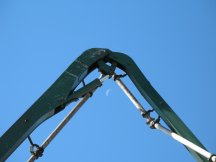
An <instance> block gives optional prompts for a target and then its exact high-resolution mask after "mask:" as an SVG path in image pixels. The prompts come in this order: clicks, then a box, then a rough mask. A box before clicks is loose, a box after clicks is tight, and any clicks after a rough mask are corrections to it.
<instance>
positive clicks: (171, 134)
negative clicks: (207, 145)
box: [154, 123, 216, 162]
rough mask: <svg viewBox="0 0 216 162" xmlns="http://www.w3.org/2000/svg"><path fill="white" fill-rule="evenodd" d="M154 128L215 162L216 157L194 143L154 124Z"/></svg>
mask: <svg viewBox="0 0 216 162" xmlns="http://www.w3.org/2000/svg"><path fill="white" fill-rule="evenodd" d="M154 126H155V128H156V129H158V130H161V131H162V132H164V133H165V134H167V135H169V136H170V137H172V138H173V139H175V140H177V141H178V142H180V143H182V144H183V145H185V146H187V147H188V148H191V149H192V150H194V151H196V152H198V153H199V154H201V155H203V156H204V157H206V158H207V159H210V158H211V160H212V161H213V162H216V156H212V154H211V153H209V152H208V151H206V150H204V149H203V148H201V147H199V146H197V145H195V144H194V143H192V142H190V141H189V140H187V139H185V138H183V137H181V136H179V135H178V134H176V133H174V132H172V131H170V130H169V129H167V128H165V127H163V126H162V125H161V124H159V123H155V124H154Z"/></svg>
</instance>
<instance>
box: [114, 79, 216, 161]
mask: <svg viewBox="0 0 216 162" xmlns="http://www.w3.org/2000/svg"><path fill="white" fill-rule="evenodd" d="M115 82H116V83H117V84H118V85H119V87H120V88H121V89H122V90H123V92H124V93H125V94H126V95H127V96H128V98H129V99H130V100H131V102H132V103H133V104H134V106H135V107H136V108H137V109H138V110H139V111H141V112H144V113H145V112H146V110H145V109H144V108H143V106H142V105H141V104H140V103H139V101H138V100H137V99H136V98H135V96H134V95H133V94H132V93H131V91H130V90H129V89H128V88H127V87H126V85H125V84H124V83H123V82H122V81H121V79H120V78H117V79H116V80H115ZM154 126H155V128H156V129H158V130H161V131H162V132H164V133H165V134H167V135H169V136H171V137H172V138H173V139H175V140H177V141H179V142H180V143H182V144H184V145H185V146H187V147H189V148H191V149H192V150H194V151H196V152H198V153H199V154H201V155H203V156H204V157H206V158H207V159H210V158H211V161H212V162H216V156H212V154H211V153H209V152H208V151H206V150H204V149H202V148H201V147H199V146H197V145H195V144H194V143H192V142H190V141H188V140H187V139H185V138H183V137H181V136H179V135H178V134H176V133H174V132H172V131H170V130H169V129H167V128H165V127H163V126H162V125H161V124H159V123H155V124H154Z"/></svg>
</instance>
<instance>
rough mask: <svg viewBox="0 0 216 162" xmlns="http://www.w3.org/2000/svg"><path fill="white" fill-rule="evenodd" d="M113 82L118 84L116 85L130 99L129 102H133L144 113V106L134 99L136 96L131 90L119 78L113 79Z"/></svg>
mask: <svg viewBox="0 0 216 162" xmlns="http://www.w3.org/2000/svg"><path fill="white" fill-rule="evenodd" d="M115 82H116V83H117V84H118V86H119V87H120V88H121V89H122V91H123V92H124V93H125V94H126V95H127V97H128V98H129V99H130V100H131V102H132V103H133V104H134V106H135V107H136V108H137V109H138V110H139V111H140V112H143V113H146V110H145V109H144V107H143V106H142V105H141V104H140V103H139V101H138V100H137V99H136V97H135V96H134V95H133V94H132V92H131V91H130V90H129V89H128V88H127V87H126V85H125V84H124V83H123V82H122V81H121V79H120V78H117V79H115Z"/></svg>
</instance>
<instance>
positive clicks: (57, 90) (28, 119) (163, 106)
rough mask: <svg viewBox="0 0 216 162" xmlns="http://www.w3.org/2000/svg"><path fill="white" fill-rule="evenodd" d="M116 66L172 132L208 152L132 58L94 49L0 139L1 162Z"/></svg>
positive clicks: (62, 76)
mask: <svg viewBox="0 0 216 162" xmlns="http://www.w3.org/2000/svg"><path fill="white" fill-rule="evenodd" d="M106 62H109V63H111V64H112V66H111V67H110V66H108V65H106ZM116 66H117V67H118V68H120V69H122V70H123V71H125V72H126V73H127V74H128V76H129V77H130V79H131V80H132V82H133V83H134V84H135V86H136V87H137V89H138V90H139V92H140V93H141V95H142V96H143V97H144V98H145V99H146V101H147V102H148V103H149V104H150V105H151V106H152V108H153V109H154V110H155V111H156V112H157V113H158V114H159V115H160V116H161V118H162V119H163V120H164V122H165V123H166V124H167V125H168V127H169V128H170V129H171V130H172V131H174V132H176V133H177V134H179V135H181V136H182V137H184V138H186V139H188V140H190V141H192V142H193V143H195V144H196V145H198V146H200V147H202V148H204V146H203V145H202V144H201V143H200V142H199V140H198V139H197V138H196V137H195V136H194V135H193V133H192V132H191V131H190V130H189V129H188V128H187V126H186V125H185V124H184V123H183V122H182V121H181V119H180V118H179V117H178V116H177V115H176V114H175V113H174V111H173V110H172V109H171V108H170V106H169V105H168V104H167V103H166V102H165V101H164V100H163V98H162V97H161V96H160V95H159V94H158V93H157V91H156V90H155V89H154V88H153V87H152V85H151V84H150V82H149V81H148V80H147V79H146V78H145V76H144V75H143V73H142V72H141V71H140V69H139V68H138V66H137V65H136V64H135V63H134V61H133V60H132V59H131V58H130V57H129V56H127V55H125V54H123V53H118V52H112V51H110V50H108V49H99V48H93V49H89V50H87V51H85V52H84V53H83V54H82V55H81V56H80V57H78V58H77V59H76V60H75V61H74V62H73V63H72V64H71V65H70V66H69V67H68V68H67V69H66V70H65V71H64V72H63V74H62V75H61V76H60V77H59V78H58V79H57V80H56V82H55V83H54V84H53V85H52V86H51V87H50V88H49V89H48V90H47V91H46V92H45V93H44V94H43V95H42V96H41V97H40V98H39V99H38V100H37V101H36V102H35V103H34V104H33V105H32V106H31V107H30V108H29V109H28V110H27V111H26V112H25V113H24V114H23V115H22V116H21V117H20V118H19V119H18V120H17V121H16V122H15V123H14V124H13V125H12V126H11V128H9V129H8V131H6V132H5V134H3V136H2V137H1V138H0V162H3V161H5V160H6V159H7V158H8V157H9V156H10V155H11V154H12V153H13V152H14V151H15V149H16V148H17V147H19V145H20V144H21V143H22V142H23V141H24V140H25V139H26V138H27V136H28V135H30V134H31V133H32V132H33V131H34V130H35V129H36V128H37V127H38V126H39V125H40V124H41V123H42V122H44V121H45V120H47V119H48V118H50V117H52V116H53V115H55V114H56V113H58V112H59V111H61V110H63V109H64V108H65V106H66V105H67V104H69V103H70V102H72V101H75V100H76V96H77V98H78V97H81V96H82V95H83V94H84V93H85V91H86V92H87V91H91V90H92V89H94V88H95V87H97V86H100V83H99V82H98V81H97V80H95V81H94V82H92V83H90V84H88V85H86V87H84V88H82V89H80V90H78V91H76V92H75V91H74V90H75V88H76V87H77V86H78V85H79V83H80V82H82V80H83V79H84V78H85V77H86V76H87V75H88V74H89V73H91V72H92V71H93V70H94V69H96V68H98V69H99V70H100V71H101V72H103V73H104V74H109V75H112V74H113V73H114V70H115V68H116ZM204 149H205V148H204ZM189 151H190V152H191V153H192V155H193V156H194V157H195V158H196V159H197V161H202V162H205V161H206V162H207V161H208V160H207V159H206V158H204V157H203V156H201V155H199V154H198V153H196V152H194V151H192V150H190V149H189Z"/></svg>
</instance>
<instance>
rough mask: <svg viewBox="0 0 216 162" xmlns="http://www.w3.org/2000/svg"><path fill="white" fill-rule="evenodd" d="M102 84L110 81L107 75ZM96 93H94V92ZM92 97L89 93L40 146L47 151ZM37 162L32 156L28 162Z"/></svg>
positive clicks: (102, 78)
mask: <svg viewBox="0 0 216 162" xmlns="http://www.w3.org/2000/svg"><path fill="white" fill-rule="evenodd" d="M99 79H100V82H101V83H103V82H104V81H105V80H106V79H109V76H108V75H106V76H104V77H101V78H99ZM93 92H94V91H93ZM89 97H91V94H90V93H87V94H86V95H85V96H84V97H83V98H82V99H81V100H80V101H79V102H78V103H77V105H76V106H75V107H74V108H73V109H72V110H71V111H70V112H69V113H68V114H67V116H66V117H65V118H64V119H63V120H62V121H61V123H59V125H58V126H57V127H56V128H55V129H54V131H53V132H52V133H51V134H50V135H49V136H48V137H47V139H46V140H45V141H44V142H43V144H42V145H41V146H40V147H42V148H43V149H45V148H46V147H47V146H48V145H49V144H50V142H52V140H53V139H54V138H55V137H56V136H57V134H58V133H59V132H60V131H61V130H62V129H63V128H64V126H65V125H66V124H67V123H68V122H69V121H70V119H71V118H72V117H73V116H74V115H75V114H76V112H77V111H78V110H79V109H80V108H81V106H82V105H83V104H84V103H85V102H86V101H87V100H88V99H89ZM35 160H36V156H34V155H32V156H31V157H30V158H29V160H28V162H34V161H35Z"/></svg>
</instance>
